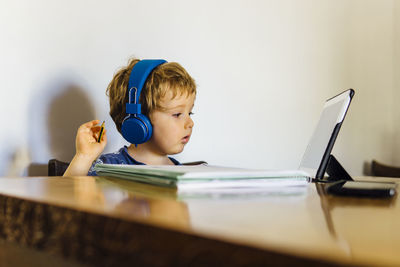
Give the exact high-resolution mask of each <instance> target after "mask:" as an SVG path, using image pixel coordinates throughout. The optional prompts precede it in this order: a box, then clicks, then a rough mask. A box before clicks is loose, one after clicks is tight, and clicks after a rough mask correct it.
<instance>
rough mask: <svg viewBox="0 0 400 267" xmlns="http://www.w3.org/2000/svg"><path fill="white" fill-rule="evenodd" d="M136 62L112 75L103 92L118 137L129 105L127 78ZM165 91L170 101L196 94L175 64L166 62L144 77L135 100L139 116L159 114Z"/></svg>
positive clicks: (192, 81)
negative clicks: (184, 95)
mask: <svg viewBox="0 0 400 267" xmlns="http://www.w3.org/2000/svg"><path fill="white" fill-rule="evenodd" d="M139 61H140V60H139V59H134V58H132V59H130V60H129V62H128V65H127V66H126V67H122V68H121V69H119V70H118V71H117V72H116V73H115V75H114V77H113V79H112V80H111V82H110V84H109V85H108V87H107V90H106V94H107V95H108V97H109V100H110V115H111V118H112V119H113V121H114V123H115V125H116V126H117V129H118V131H119V132H120V133H121V126H122V122H123V120H124V119H125V117H126V116H127V114H126V112H125V109H126V103H128V101H129V90H128V83H129V77H130V74H131V71H132V68H133V66H135V64H136V63H138V62H139ZM168 91H172V98H174V97H176V96H177V95H183V94H186V95H187V96H189V95H192V94H196V83H195V81H194V80H193V78H192V77H191V76H190V75H189V74H188V73H187V71H186V70H185V69H184V68H183V67H182V66H181V65H180V64H179V63H176V62H169V63H164V64H162V65H159V66H158V67H156V68H155V69H154V70H153V71H152V72H151V73H150V75H149V76H148V77H147V80H146V83H145V84H144V86H143V88H142V92H141V93H140V97H139V103H140V104H141V107H142V114H144V115H146V116H148V117H149V115H150V114H151V112H152V111H154V110H157V109H160V110H162V106H161V105H160V102H161V99H162V98H163V97H164V96H165V95H166V93H167V92H168Z"/></svg>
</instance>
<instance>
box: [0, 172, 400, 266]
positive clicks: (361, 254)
mask: <svg viewBox="0 0 400 267" xmlns="http://www.w3.org/2000/svg"><path fill="white" fill-rule="evenodd" d="M363 179H369V178H368V177H363ZM380 180H382V181H393V180H395V179H389V178H380ZM398 202H399V200H398V198H397V195H396V196H395V197H394V198H392V199H383V200H382V199H356V198H348V197H334V196H330V195H326V194H324V193H323V188H322V187H321V186H319V185H316V184H310V185H309V186H308V187H305V188H302V189H301V188H300V189H298V190H289V191H287V190H283V191H282V190H280V191H271V192H258V193H247V194H246V193H242V194H229V193H226V194H181V193H176V192H175V191H174V190H170V189H164V188H158V187H153V186H149V185H144V184H138V183H134V182H129V181H125V180H118V179H113V178H104V177H72V178H65V177H34V178H0V208H1V211H0V266H8V265H11V264H14V265H15V264H20V265H23V264H28V265H30V266H35V265H37V266H39V265H40V266H44V265H47V266H53V265H56V264H57V265H58V266H62V265H64V266H70V265H76V266H79V265H87V264H89V265H95V266H122V265H132V264H135V265H136V266H142V265H152V266H166V265H168V266H188V265H189V266H210V265H222V266H232V265H246V266H254V265H267V264H272V265H274V266H281V265H291V266H293V265H297V266H299V265H305V266H310V265H324V266H329V265H353V266H360V265H371V266H385V265H387V266H390V265H392V266H400V206H399V203H398Z"/></svg>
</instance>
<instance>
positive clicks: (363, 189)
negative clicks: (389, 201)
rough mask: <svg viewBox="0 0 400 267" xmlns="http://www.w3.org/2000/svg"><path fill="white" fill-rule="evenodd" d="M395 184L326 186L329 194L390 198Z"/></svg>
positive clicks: (341, 182) (393, 192) (357, 182)
mask: <svg viewBox="0 0 400 267" xmlns="http://www.w3.org/2000/svg"><path fill="white" fill-rule="evenodd" d="M396 186H397V185H396V184H395V183H390V182H368V181H339V182H336V183H334V184H331V185H328V186H327V189H326V191H327V192H328V193H329V194H333V195H340V196H354V197H392V196H394V195H395V193H396Z"/></svg>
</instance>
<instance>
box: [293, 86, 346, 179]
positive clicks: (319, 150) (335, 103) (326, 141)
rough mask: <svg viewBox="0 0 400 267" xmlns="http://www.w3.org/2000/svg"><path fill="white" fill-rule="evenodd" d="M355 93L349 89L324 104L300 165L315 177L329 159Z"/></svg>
mask: <svg viewBox="0 0 400 267" xmlns="http://www.w3.org/2000/svg"><path fill="white" fill-rule="evenodd" d="M353 94H354V91H353V90H352V89H349V90H347V91H345V92H343V93H341V94H339V95H337V96H335V97H333V98H330V99H328V100H327V101H326V103H325V105H324V108H323V110H322V114H321V116H320V119H319V121H318V124H317V127H316V128H315V130H314V133H313V135H312V137H311V140H310V142H309V143H308V146H307V149H306V151H305V153H304V155H303V159H302V161H301V163H300V167H299V168H300V169H302V170H305V171H307V172H308V173H309V174H310V176H311V177H313V178H315V177H316V175H317V171H318V169H319V168H320V166H321V165H322V164H326V162H327V160H328V157H329V154H330V152H331V150H332V148H333V144H334V142H335V139H336V136H337V134H338V132H339V129H340V126H341V124H342V122H343V120H344V117H345V115H346V112H347V109H348V107H349V105H350V101H351V98H352V96H353ZM323 168H326V166H323ZM324 172H325V171H323V173H324ZM322 175H323V174H322ZM319 178H321V177H319Z"/></svg>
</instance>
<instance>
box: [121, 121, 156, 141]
mask: <svg viewBox="0 0 400 267" xmlns="http://www.w3.org/2000/svg"><path fill="white" fill-rule="evenodd" d="M121 133H122V136H123V137H124V138H125V140H126V141H128V142H129V143H131V144H142V143H144V142H147V141H148V140H149V139H150V137H151V135H152V133H153V127H152V125H151V122H150V120H149V119H148V118H147V117H146V116H145V115H143V114H137V115H136V116H129V117H127V118H126V119H125V120H124V121H123V122H122V126H121Z"/></svg>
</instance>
